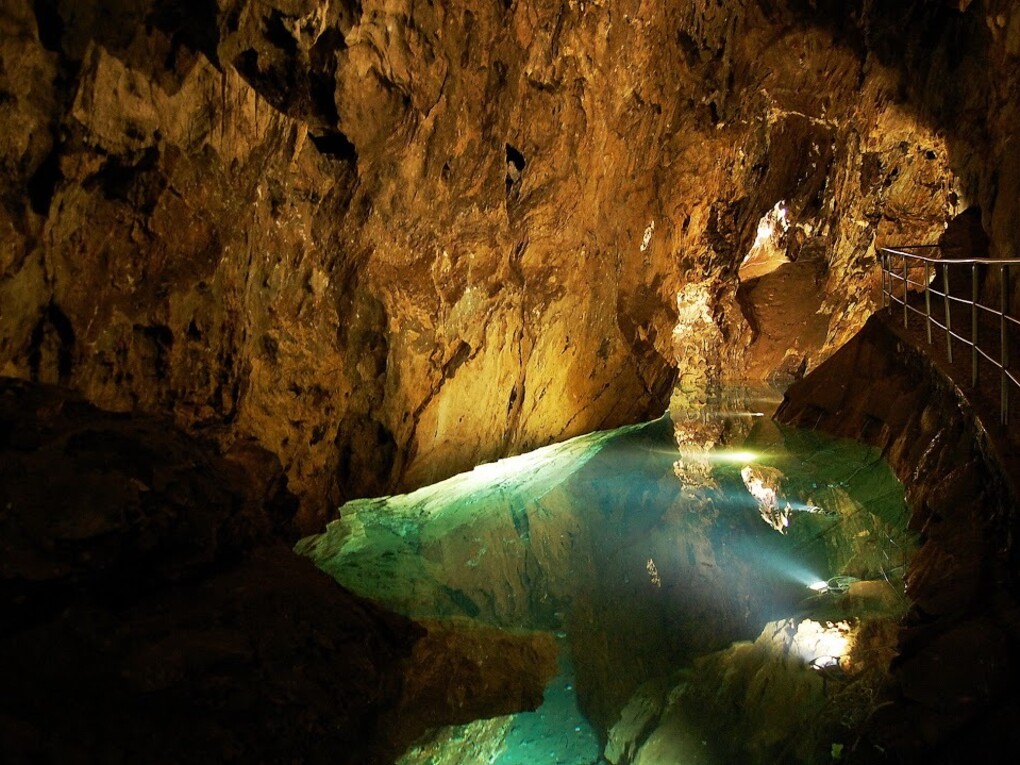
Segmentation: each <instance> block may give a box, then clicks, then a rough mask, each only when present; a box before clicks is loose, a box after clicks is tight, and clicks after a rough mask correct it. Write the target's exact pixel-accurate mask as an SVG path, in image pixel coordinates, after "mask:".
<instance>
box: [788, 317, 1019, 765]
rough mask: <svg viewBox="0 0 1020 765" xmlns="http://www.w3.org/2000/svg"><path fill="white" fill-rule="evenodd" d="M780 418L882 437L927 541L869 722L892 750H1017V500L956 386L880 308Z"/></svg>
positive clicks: (949, 754)
mask: <svg viewBox="0 0 1020 765" xmlns="http://www.w3.org/2000/svg"><path fill="white" fill-rule="evenodd" d="M776 416H777V418H778V419H779V420H780V421H783V422H787V423H791V424H795V425H798V426H800V427H809V428H818V429H821V430H825V431H828V432H831V433H834V434H836V435H840V436H847V437H851V438H856V439H858V440H861V441H865V442H867V443H871V444H874V445H877V446H879V447H880V448H882V450H883V452H884V454H885V457H886V459H887V460H888V461H889V463H890V464H891V465H892V467H893V469H894V470H895V471H896V473H897V474H898V475H899V477H900V479H901V480H902V481H903V482H904V484H905V485H906V487H907V493H908V498H909V500H910V504H911V507H912V508H913V516H912V518H911V525H912V526H913V527H914V528H915V529H916V530H917V531H918V532H919V533H920V534H921V535H922V540H923V542H922V545H921V548H920V550H919V552H918V554H917V555H916V556H915V558H914V560H913V561H912V563H911V566H910V571H909V573H908V576H907V594H908V596H909V597H910V598H911V600H912V601H913V605H912V607H911V609H910V612H909V613H908V615H907V617H906V618H905V619H904V622H903V624H902V627H901V634H900V640H899V656H898V658H897V659H896V660H895V661H894V663H893V668H892V676H893V680H894V687H892V688H890V689H889V692H888V700H889V701H891V702H892V703H891V704H888V705H885V706H882V707H881V708H879V709H878V711H877V712H876V714H875V715H874V717H873V719H872V721H871V724H870V731H869V734H870V737H871V738H872V739H873V743H875V744H877V745H878V746H879V747H880V749H874V750H872V749H871V748H870V747H869V751H884V752H885V756H886V757H887V758H888V759H889V760H890V761H907V762H914V761H922V760H921V759H920V758H923V761H925V762H931V763H955V762H963V761H964V760H965V758H966V759H968V760H974V761H982V762H1000V761H1005V760H1004V759H1003V758H1008V759H1012V756H1011V755H1010V754H1008V753H1011V752H1015V751H1016V747H1017V745H1018V744H1020V740H1018V736H1020V733H1018V730H1017V726H1016V724H1015V722H1016V720H1017V719H1020V702H1018V698H1017V693H1016V688H1017V681H1018V679H1020V678H1018V670H1020V662H1018V661H1017V658H1016V656H1015V655H1014V654H1013V653H1012V652H1011V650H1010V646H1013V645H1016V644H1017V643H1018V641H1020V610H1018V608H1017V598H1016V592H1017V588H1016V566H1015V559H1016V550H1015V545H1013V544H1012V540H1013V537H1014V535H1015V531H1016V525H1017V512H1016V511H1017V501H1016V497H1015V495H1014V494H1013V492H1012V491H1011V489H1010V488H1009V479H1008V478H1007V474H1006V473H1005V472H1004V469H1003V468H1002V467H1001V466H1000V463H999V461H998V460H997V459H996V457H995V456H994V447H993V445H992V443H991V441H990V439H989V435H988V433H987V432H986V431H985V430H984V428H983V427H982V425H981V424H980V422H979V421H978V419H977V418H976V417H975V416H974V413H973V410H972V409H971V406H970V404H969V403H968V402H967V400H966V399H965V398H964V396H963V394H962V393H961V392H960V391H959V389H958V388H957V387H956V386H955V385H954V384H953V383H952V382H951V381H950V380H949V379H947V378H946V377H945V376H944V375H942V374H941V373H940V372H939V371H938V370H937V369H936V368H935V367H934V366H933V364H932V363H931V362H930V360H929V359H928V358H927V357H925V356H924V355H923V354H922V353H921V352H919V351H918V350H917V349H915V348H914V347H913V346H912V345H911V344H909V343H907V342H905V341H904V340H903V339H901V338H900V337H898V336H897V335H896V334H895V333H894V332H892V331H891V330H890V329H889V327H887V326H886V325H885V324H884V323H883V322H882V321H881V320H880V319H878V318H872V319H871V320H869V321H868V323H867V324H866V325H865V327H864V329H863V330H862V331H861V332H860V333H859V334H858V335H857V336H856V337H855V338H854V339H853V340H851V341H850V342H849V343H847V345H846V346H844V347H843V348H842V349H841V350H840V351H839V352H837V353H836V354H835V355H833V356H832V357H831V358H830V359H829V360H828V361H827V362H826V363H825V364H823V365H822V366H820V367H819V368H818V369H817V370H816V371H815V372H813V373H811V374H810V375H808V376H807V377H806V378H804V379H803V380H801V381H799V382H797V383H795V384H794V385H792V386H791V387H790V389H789V390H788V391H787V394H786V400H785V401H784V402H783V404H782V406H781V407H780V409H779V411H778V412H777V415H776Z"/></svg>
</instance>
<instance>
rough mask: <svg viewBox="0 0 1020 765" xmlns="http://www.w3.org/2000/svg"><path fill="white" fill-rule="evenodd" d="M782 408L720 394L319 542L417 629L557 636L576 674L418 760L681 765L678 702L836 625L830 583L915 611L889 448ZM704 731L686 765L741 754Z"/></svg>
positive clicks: (457, 480) (386, 510) (336, 526)
mask: <svg viewBox="0 0 1020 765" xmlns="http://www.w3.org/2000/svg"><path fill="white" fill-rule="evenodd" d="M776 403H777V399H776V397H775V396H774V395H772V394H769V393H768V392H760V391H746V390H737V391H727V392H725V393H720V394H718V395H717V396H715V397H714V398H713V399H711V400H709V401H707V402H705V403H704V404H703V405H698V406H696V407H691V408H689V409H687V410H685V411H680V412H673V413H672V416H669V415H667V416H664V417H662V418H661V419H659V420H656V421H654V422H650V423H647V424H644V425H638V426H632V427H628V428H622V429H619V430H616V431H610V432H603V433H595V434H591V435H589V436H584V437H582V438H578V439H573V440H572V441H569V442H567V443H565V444H560V445H556V446H552V447H547V448H545V449H541V450H538V451H536V452H533V453H530V454H527V455H522V456H521V457H517V458H511V459H507V460H501V461H500V462H498V463H493V464H490V465H484V466H481V467H480V468H478V469H476V470H474V471H471V472H469V473H465V474H463V475H460V476H455V477H454V478H451V479H449V480H447V481H443V482H441V483H439V484H435V485H433V486H429V487H425V488H423V489H421V490H419V491H416V492H413V493H411V494H407V495H402V496H397V497H385V498H379V499H373V500H360V501H356V502H352V503H349V504H348V505H345V506H344V507H343V508H342V509H341V516H342V517H341V519H340V520H339V521H337V522H335V523H333V524H331V525H330V526H329V528H328V529H327V531H326V532H325V533H324V534H322V535H320V536H318V537H312V538H308V539H306V540H302V542H301V543H300V544H299V546H298V549H299V551H301V552H303V553H304V554H307V555H309V556H310V557H312V558H313V560H314V561H315V562H316V564H317V565H318V566H320V567H321V568H322V569H323V570H325V571H327V572H328V573H330V574H331V575H333V576H334V577H335V578H336V579H337V580H338V581H340V582H341V583H342V584H344V585H345V586H347V587H349V588H350V589H352V590H354V591H355V592H357V593H359V594H361V595H364V596H367V597H370V598H373V599H376V600H378V601H380V602H381V603H383V604H384V605H386V606H388V607H390V608H392V609H394V610H396V611H398V612H401V613H404V614H406V615H409V616H412V617H417V618H452V617H469V618H471V619H474V620H478V621H480V622H484V623H486V624H489V625H494V626H496V627H500V628H504V629H509V630H537V631H548V632H551V633H554V634H555V635H556V636H557V643H558V645H559V646H560V649H561V650H560V673H559V675H558V676H557V677H556V678H555V679H554V680H553V681H552V682H551V684H550V685H549V686H548V687H547V688H546V693H545V703H544V704H543V706H542V707H540V708H539V709H538V710H536V711H535V712H532V713H525V714H520V715H516V716H514V717H513V718H508V719H507V720H505V721H504V722H503V723H502V724H501V725H500V726H498V730H495V729H494V727H493V725H491V724H490V725H488V727H487V728H486V729H485V730H484V731H482V730H481V729H480V728H478V726H476V727H475V728H474V729H473V728H472V727H471V726H467V727H465V728H461V729H457V731H455V732H453V733H450V734H449V736H450V740H451V741H452V742H453V744H451V751H448V752H447V753H445V754H444V753H443V751H444V750H443V749H442V747H431V748H425V749H423V750H420V751H418V752H414V751H412V752H410V753H408V755H407V756H406V757H405V760H404V761H403V762H405V763H406V765H412V764H413V763H424V762H429V763H438V762H448V763H454V762H463V763H467V762H472V761H477V762H488V763H499V764H500V765H517V764H518V763H521V764H523V763H564V764H569V765H573V764H575V763H576V764H577V765H581V764H582V763H584V764H587V763H595V762H602V761H605V760H600V759H599V758H600V757H601V756H603V755H604V754H605V756H606V757H607V758H608V761H610V762H614V763H620V764H621V765H622V764H623V763H629V762H633V763H637V764H639V765H640V764H641V763H654V762H656V761H657V760H656V759H655V757H659V758H660V760H661V761H663V762H665V761H667V760H663V759H661V758H662V757H667V756H672V755H655V754H654V753H653V752H654V751H659V749H656V747H660V748H661V746H666V745H665V744H662V745H661V746H660V743H659V742H660V740H661V739H663V738H664V737H665V734H664V733H662V731H664V730H666V728H665V727H663V726H666V724H667V723H668V722H669V719H671V718H669V710H670V709H671V708H672V707H673V706H676V703H677V701H676V700H677V699H681V698H684V693H686V694H687V696H688V697H691V698H693V697H694V696H695V695H696V694H697V693H700V692H701V691H698V688H697V683H694V684H692V681H691V679H690V678H692V677H693V676H694V674H692V673H695V674H696V669H695V668H696V666H697V664H698V662H699V661H702V660H701V659H700V658H699V657H706V656H726V655H727V654H726V653H725V652H726V651H732V646H734V645H736V644H741V643H742V641H744V642H749V641H755V640H756V639H759V640H760V638H759V636H760V635H761V634H762V633H763V629H764V628H766V626H767V625H770V624H772V623H777V620H778V622H782V620H784V619H793V620H794V621H791V622H790V623H791V624H792V625H793V628H791V629H792V630H793V631H794V632H795V631H796V624H797V622H796V621H795V619H800V618H802V617H803V616H804V615H805V614H807V613H808V612H810V611H812V610H814V611H818V610H819V609H822V608H823V609H829V610H831V608H832V603H831V602H829V601H828V600H826V598H828V596H827V595H825V596H820V595H818V594H817V593H815V591H813V590H810V589H808V585H810V584H812V583H816V582H819V581H825V580H831V579H832V578H833V577H837V576H839V577H847V579H843V580H839V581H842V582H850V581H853V580H867V581H871V582H877V583H880V584H882V583H887V588H888V590H889V591H890V592H892V593H894V594H896V595H897V596H898V597H902V596H900V595H898V594H899V593H901V592H902V581H901V580H902V573H903V570H904V567H905V564H906V561H907V559H908V557H909V555H910V554H911V552H912V550H913V544H914V543H913V540H912V537H911V535H910V534H909V533H908V532H907V531H906V530H905V526H906V518H907V514H908V509H907V507H906V504H905V502H904V497H903V489H902V487H901V486H900V484H899V483H898V482H897V481H896V479H895V477H894V476H893V475H892V473H891V471H890V470H889V469H888V467H887V466H886V465H885V463H884V462H883V461H882V460H881V459H880V455H879V454H878V453H877V452H876V451H875V450H873V449H870V448H867V447H863V446H860V445H858V444H854V443H851V442H846V441H836V440H834V439H830V438H828V437H825V436H823V435H821V434H817V433H813V432H808V431H800V430H795V429H789V428H784V427H780V426H777V425H776V424H775V423H773V422H772V421H771V419H770V418H769V416H768V415H769V414H770V413H771V411H772V410H773V409H774V407H775V404H776ZM884 586H886V585H884ZM823 601H825V602H823ZM788 631H789V630H788ZM791 639H792V638H791ZM786 650H787V653H789V647H788V648H787V649H786ZM744 653H745V654H746V653H747V652H746V651H744ZM734 655H736V654H734ZM741 655H743V654H741ZM816 658H817V657H816ZM827 660H828V659H827ZM809 661H813V659H812V657H807V658H806V659H805V661H804V662H801V663H802V664H805V665H806V664H807V663H808V662H809ZM708 663H711V662H708ZM745 663H746V662H745ZM727 671H730V670H727ZM755 671H756V672H759V674H760V672H761V670H755ZM805 671H806V670H805ZM730 674H731V675H732V671H730ZM749 676H750V675H749ZM809 680H810V682H814V678H813V676H812V677H811V678H809ZM748 682H751V681H750V680H749V681H748ZM798 682H800V681H798ZM820 682H821V681H820V680H819V681H818V683H816V684H817V685H818V687H819V688H821V686H820ZM804 687H805V688H807V690H806V691H803V692H800V691H799V692H800V693H801V695H804V694H805V693H806V694H807V695H809V696H812V697H813V698H814V697H817V696H818V694H817V693H816V689H815V686H814V685H810V684H809V685H807V686H804ZM685 689H686V690H685ZM822 691H824V689H822ZM812 694H813V695H812ZM644 700H647V703H646V701H644ZM709 703H714V702H711V701H710V702H709ZM719 703H720V704H721V703H723V702H722V701H719ZM656 704H657V705H658V706H656ZM698 704H699V705H700V706H701V707H704V704H705V701H704V699H702V700H701V701H699V702H698ZM671 705H672V706H671ZM646 707H647V708H648V709H649V710H651V711H647V710H646V711H641V710H645V708H646ZM635 709H637V710H639V712H637V713H636V712H634V710H635ZM695 711H697V710H695ZM646 712H647V713H646ZM635 714H637V715H638V718H640V719H638V718H635V720H636V721H632V719H631V718H634V715H635ZM641 714H644V715H645V716H646V717H647V718H648V719H647V720H645V719H644V718H641V717H640V716H641ZM689 717H691V718H692V719H693V718H696V717H698V715H697V714H695V713H694V712H693V711H692V712H690V713H686V712H685V717H684V719H687V718H689ZM642 720H643V721H642ZM657 721H658V724H660V727H659V728H658V729H657V728H656V724H657ZM686 724H687V723H685V725H686ZM691 724H693V723H691ZM737 724H738V723H737V722H734V725H737ZM739 724H740V725H743V724H744V723H739ZM699 725H700V728H699V730H702V731H709V729H713V730H711V731H710V732H704V733H703V735H702V734H701V733H699V734H698V735H697V736H693V737H692V736H691V735H687V734H685V735H684V736H679V737H676V736H674V737H673V738H674V739H676V741H679V742H680V743H675V742H674V744H673V745H674V746H676V747H687V748H690V746H691V744H690V741H688V740H687V739H690V740H692V741H693V740H694V739H695V738H696V739H697V741H696V742H695V743H696V745H697V746H696V747H695V748H696V749H697V751H696V752H695V753H694V754H692V755H689V756H687V755H685V756H687V759H688V760H689V761H691V762H694V761H698V762H711V761H713V760H712V757H711V756H710V755H709V754H708V753H709V752H711V751H714V750H717V749H720V748H721V749H726V747H727V746H730V745H729V744H728V743H727V742H725V741H722V742H720V743H719V744H718V746H716V745H714V743H713V741H712V737H713V736H715V737H723V738H725V735H726V734H725V730H726V728H725V726H723V728H722V730H723V733H720V732H719V730H715V729H714V728H715V727H716V726H715V723H714V722H713V723H705V722H704V721H702V722H701V723H699ZM631 728H633V729H634V730H631ZM494 730H495V732H493V731H494ZM473 731H474V732H473ZM635 731H636V732H635ZM660 734H661V735H660ZM483 736H489V737H496V738H498V740H490V741H484V742H483V741H480V740H476V739H479V738H480V737H483ZM666 738H668V737H666ZM681 739H682V740H681ZM628 742H629V743H628ZM468 743H470V744H471V746H476V747H477V752H476V753H474V754H470V753H466V752H468V751H469V750H470V751H474V750H471V749H470V747H467V744H468ZM769 745H770V746H771V744H769ZM607 746H608V749H606V747H607ZM642 746H643V747H644V748H643V749H642ZM762 746H765V745H764V744H763V745H762ZM698 747H701V748H698ZM731 748H732V747H731ZM603 750H605V752H604V751H603ZM667 750H668V747H667V749H663V751H667ZM677 751H678V750H677ZM483 752H484V754H483ZM472 756H473V757H475V758H476V759H475V760H472V759H470V758H471V757H472ZM458 758H459V759H458ZM642 758H644V759H642ZM698 758H700V759H698Z"/></svg>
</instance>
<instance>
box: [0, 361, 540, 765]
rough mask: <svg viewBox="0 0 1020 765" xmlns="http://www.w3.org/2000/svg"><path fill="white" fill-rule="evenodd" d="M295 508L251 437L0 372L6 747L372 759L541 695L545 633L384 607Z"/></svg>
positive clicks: (111, 757) (107, 753)
mask: <svg viewBox="0 0 1020 765" xmlns="http://www.w3.org/2000/svg"><path fill="white" fill-rule="evenodd" d="M296 509H297V501H296V499H295V498H294V496H293V495H292V494H290V493H289V491H288V490H287V485H286V479H285V478H284V475H283V472H282V470H281V467H280V464H279V462H278V461H277V460H276V458H275V457H273V456H272V455H269V454H268V453H267V452H265V451H263V450H261V449H259V448H258V447H255V446H253V445H248V446H241V445H238V446H237V447H236V448H235V449H233V450H231V452H229V453H227V454H222V453H220V452H219V451H217V447H215V446H214V445H212V444H211V443H207V442H202V441H198V440H196V439H194V438H193V437H191V436H188V435H186V434H184V433H183V432H182V431H180V430H178V429H176V428H174V427H172V426H170V425H168V424H167V423H166V422H165V421H163V420H159V419H156V418H143V417H132V416H129V415H124V414H111V413H108V412H103V411H101V410H99V409H96V408H95V407H93V406H92V405H90V404H88V403H86V402H84V401H83V400H81V399H79V398H76V397H74V396H72V395H70V394H68V393H67V392H66V391H65V390H63V389H59V388H55V387H49V386H38V385H33V384H30V383H26V382H24V381H17V380H10V379H5V378H0V613H2V615H3V616H2V618H0V678H3V680H2V684H3V693H2V694H0V762H3V763H25V762H33V763H35V762H43V763H46V762H54V763H66V762H75V763H117V762H147V763H171V762H187V763H204V762H216V763H220V762H233V761H250V762H308V763H316V762H323V763H325V762H329V763H368V762H373V761H376V760H375V758H376V757H383V758H385V756H386V755H387V754H388V753H389V751H390V748H391V747H396V748H398V749H402V748H403V747H406V745H407V744H408V743H410V742H411V741H412V740H414V739H415V738H416V737H417V736H418V735H419V734H420V733H421V732H422V731H423V729H424V727H425V726H428V725H432V724H449V723H453V722H461V721H463V720H465V719H474V718H475V717H481V716H488V715H492V714H505V713H507V712H511V711H517V710H519V709H521V708H527V707H534V706H536V705H537V704H538V703H540V701H541V689H542V688H543V687H544V685H545V683H546V682H547V681H548V678H549V677H550V676H551V675H552V674H553V672H554V671H555V650H556V649H555V645H553V643H552V641H551V639H548V638H543V637H536V636H530V635H523V636H521V635H507V634H502V633H497V632H496V631H494V630H490V631H489V632H484V631H479V630H477V629H475V630H467V629H465V628H464V627H462V626H460V625H450V624H430V625H428V626H427V627H423V626H421V625H418V624H416V623H414V622H412V621H411V620H409V619H406V618H404V617H400V616H397V615H395V614H392V613H388V612H386V611H384V610H383V609H381V608H380V607H378V606H376V605H375V604H373V603H370V602H369V601H366V600H363V599H362V598H359V597H357V596H355V595H353V594H351V593H350V592H348V591H347V590H345V589H343V588H342V587H340V586H339V585H337V584H336V583H335V582H334V581H333V580H332V579H330V578H329V577H328V576H326V575H325V574H323V573H321V572H319V571H317V570H316V569H315V568H314V566H313V565H312V564H311V563H310V562H309V561H307V560H305V559H303V558H300V557H298V556H297V555H295V554H294V553H293V552H292V551H291V550H290V549H289V545H288V544H287V543H286V542H287V541H288V540H290V539H291V535H290V533H289V529H290V524H291V522H292V520H293V516H294V513H295V511H296ZM423 652H425V654H426V655H427V656H428V657H430V658H431V660H432V661H433V662H434V664H433V666H441V667H443V668H444V671H443V672H442V673H441V676H439V674H437V673H435V672H433V673H431V674H429V673H428V672H427V671H426V670H423V669H422V668H421V667H422V666H425V667H426V668H427V666H428V665H427V664H425V665H422V662H421V661H419V660H417V659H416V657H418V656H420V655H421V654H422V653H423ZM379 761H383V760H379Z"/></svg>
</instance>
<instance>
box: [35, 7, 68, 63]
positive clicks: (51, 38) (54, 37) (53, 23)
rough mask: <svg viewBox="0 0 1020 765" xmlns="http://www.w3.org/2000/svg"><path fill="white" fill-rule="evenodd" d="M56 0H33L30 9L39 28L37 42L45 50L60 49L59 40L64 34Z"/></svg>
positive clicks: (62, 21)
mask: <svg viewBox="0 0 1020 765" xmlns="http://www.w3.org/2000/svg"><path fill="white" fill-rule="evenodd" d="M57 2H58V0H35V2H33V3H32V10H33V11H34V13H35V23H36V26H38V28H39V42H41V43H42V44H43V47H44V48H46V50H52V51H58V52H59V51H60V40H61V38H62V37H63V36H64V20H63V19H62V18H61V17H60V12H59V11H58V10H57Z"/></svg>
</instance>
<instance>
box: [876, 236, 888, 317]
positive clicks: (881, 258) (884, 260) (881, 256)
mask: <svg viewBox="0 0 1020 765" xmlns="http://www.w3.org/2000/svg"><path fill="white" fill-rule="evenodd" d="M888 266H889V253H887V252H886V251H885V250H879V251H878V267H879V270H880V271H881V276H882V308H888V307H889V296H888V295H887V294H886V291H885V289H886V288H885V280H886V273H885V271H886V268H888Z"/></svg>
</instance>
